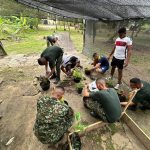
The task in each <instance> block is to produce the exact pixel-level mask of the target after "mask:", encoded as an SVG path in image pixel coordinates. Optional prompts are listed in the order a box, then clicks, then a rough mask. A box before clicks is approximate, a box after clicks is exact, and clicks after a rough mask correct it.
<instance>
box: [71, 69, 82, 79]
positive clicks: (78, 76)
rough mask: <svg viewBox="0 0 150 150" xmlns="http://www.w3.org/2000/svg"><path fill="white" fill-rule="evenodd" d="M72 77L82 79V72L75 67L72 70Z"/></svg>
mask: <svg viewBox="0 0 150 150" xmlns="http://www.w3.org/2000/svg"><path fill="white" fill-rule="evenodd" d="M73 77H74V78H76V79H82V78H83V76H82V73H81V71H80V70H79V69H75V70H74V71H73Z"/></svg>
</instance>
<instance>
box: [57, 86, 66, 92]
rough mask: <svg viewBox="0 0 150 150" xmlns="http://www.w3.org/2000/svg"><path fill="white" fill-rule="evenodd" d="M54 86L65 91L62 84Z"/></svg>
mask: <svg viewBox="0 0 150 150" xmlns="http://www.w3.org/2000/svg"><path fill="white" fill-rule="evenodd" d="M55 88H56V89H61V90H62V91H63V92H65V88H64V87H63V86H60V85H59V86H56V87H55Z"/></svg>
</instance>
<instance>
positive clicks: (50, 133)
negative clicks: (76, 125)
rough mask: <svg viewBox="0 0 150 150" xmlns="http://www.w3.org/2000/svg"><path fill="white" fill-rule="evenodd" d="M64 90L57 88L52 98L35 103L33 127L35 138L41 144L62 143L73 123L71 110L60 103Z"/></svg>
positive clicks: (45, 98)
mask: <svg viewBox="0 0 150 150" xmlns="http://www.w3.org/2000/svg"><path fill="white" fill-rule="evenodd" d="M64 93H65V90H64V88H63V87H61V86H57V87H56V88H55V89H54V90H53V92H52V97H51V98H50V97H48V96H44V97H42V98H40V99H39V100H38V102H37V115H36V122H35V125H34V133H35V136H36V137H37V138H38V140H39V141H41V142H42V143H43V144H50V145H51V146H56V145H57V144H58V142H59V143H60V141H62V140H63V139H64V137H65V134H66V133H67V131H68V129H69V127H71V125H72V122H73V110H72V108H71V107H69V106H68V105H66V104H64V103H61V102H60V100H61V99H62V97H63V95H64Z"/></svg>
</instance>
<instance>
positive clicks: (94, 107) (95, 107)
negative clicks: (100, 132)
mask: <svg viewBox="0 0 150 150" xmlns="http://www.w3.org/2000/svg"><path fill="white" fill-rule="evenodd" d="M83 102H84V106H85V107H86V108H88V109H90V110H91V111H93V112H94V113H95V114H96V115H97V116H98V117H99V119H100V120H102V121H104V122H108V120H107V118H106V115H105V112H104V110H103V108H102V106H101V104H100V103H98V102H97V101H93V100H92V99H91V98H88V97H84V98H83Z"/></svg>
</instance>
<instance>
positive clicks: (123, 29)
mask: <svg viewBox="0 0 150 150" xmlns="http://www.w3.org/2000/svg"><path fill="white" fill-rule="evenodd" d="M118 33H120V34H121V33H126V28H125V27H122V28H120V29H119V30H118Z"/></svg>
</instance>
